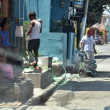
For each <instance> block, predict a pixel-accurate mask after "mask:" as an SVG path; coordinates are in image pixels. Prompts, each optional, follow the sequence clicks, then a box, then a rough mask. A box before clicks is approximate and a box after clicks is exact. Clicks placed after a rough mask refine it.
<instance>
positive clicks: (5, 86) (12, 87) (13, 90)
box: [0, 79, 34, 103]
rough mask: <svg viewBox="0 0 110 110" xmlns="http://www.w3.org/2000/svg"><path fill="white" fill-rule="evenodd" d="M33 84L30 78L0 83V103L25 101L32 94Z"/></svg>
mask: <svg viewBox="0 0 110 110" xmlns="http://www.w3.org/2000/svg"><path fill="white" fill-rule="evenodd" d="M33 87H34V86H33V84H32V81H31V80H30V79H24V80H22V81H20V82H19V83H13V82H3V83H0V103H3V102H16V101H18V102H22V103H24V102H26V101H27V100H28V99H29V98H31V97H32V96H33Z"/></svg>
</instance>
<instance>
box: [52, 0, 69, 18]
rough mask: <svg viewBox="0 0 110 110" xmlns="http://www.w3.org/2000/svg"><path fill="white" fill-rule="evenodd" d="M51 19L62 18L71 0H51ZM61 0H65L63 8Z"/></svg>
mask: <svg viewBox="0 0 110 110" xmlns="http://www.w3.org/2000/svg"><path fill="white" fill-rule="evenodd" d="M51 1H52V2H51V6H52V7H51V19H52V20H61V18H62V17H63V15H64V14H65V13H66V10H67V9H68V6H69V0H51ZM61 1H64V2H65V8H61Z"/></svg>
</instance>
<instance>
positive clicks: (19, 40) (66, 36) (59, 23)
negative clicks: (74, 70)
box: [0, 0, 84, 63]
mask: <svg viewBox="0 0 110 110" xmlns="http://www.w3.org/2000/svg"><path fill="white" fill-rule="evenodd" d="M0 1H1V4H2V7H3V5H5V7H7V5H6V4H5V3H6V2H7V4H9V3H10V4H11V5H9V8H7V9H8V10H7V9H5V10H7V12H5V16H7V17H8V18H12V20H10V19H9V21H11V22H10V30H9V31H10V37H11V42H12V45H13V46H16V47H18V48H19V50H22V49H23V50H26V48H25V46H24V45H25V41H26V38H27V36H26V34H25V32H24V35H23V36H19V37H18V36H15V32H16V27H17V26H21V27H20V28H23V26H24V22H25V21H27V22H28V23H29V22H30V20H29V17H28V14H29V12H31V11H34V12H35V13H36V18H38V19H42V21H43V24H42V27H43V28H42V33H41V34H40V38H41V44H40V49H39V54H40V55H41V56H51V57H58V58H59V61H61V62H63V61H64V59H65V62H66V59H71V63H72V62H73V60H74V58H75V56H74V54H75V47H76V45H77V40H76V38H78V37H76V34H75V33H77V27H76V25H77V17H74V18H73V15H74V16H75V15H77V16H78V20H80V23H81V22H82V20H81V16H79V14H77V13H76V10H73V8H72V7H73V1H74V0H31V1H29V0H0ZM10 1H11V2H10ZM83 1H84V0H80V2H79V1H77V2H76V0H75V7H77V6H78V5H77V3H80V6H81V8H82V7H83ZM78 8H79V7H78ZM9 9H11V10H12V11H11V13H10V12H9ZM3 10H4V9H2V8H1V13H3V12H2V11H3ZM78 10H79V9H78ZM82 10H83V9H82ZM78 13H80V12H79V11H78ZM81 13H82V12H81ZM11 15H13V16H11ZM71 17H72V18H71ZM63 20H64V21H65V22H64V23H63ZM73 20H74V21H76V24H75V22H73ZM63 24H64V26H63ZM62 27H65V28H62ZM79 27H80V25H79ZM79 30H80V28H79ZM78 36H79V37H80V35H78ZM75 44H76V45H75ZM73 57H74V58H73Z"/></svg>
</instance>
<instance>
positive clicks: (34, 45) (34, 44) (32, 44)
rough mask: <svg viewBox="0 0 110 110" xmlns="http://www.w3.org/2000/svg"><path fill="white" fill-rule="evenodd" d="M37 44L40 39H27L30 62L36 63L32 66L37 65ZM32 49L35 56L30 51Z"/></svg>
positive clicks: (38, 44)
mask: <svg viewBox="0 0 110 110" xmlns="http://www.w3.org/2000/svg"><path fill="white" fill-rule="evenodd" d="M39 46H40V39H32V40H29V43H28V53H29V56H30V58H31V60H32V62H34V61H36V65H34V66H37V62H38V50H39ZM32 50H33V51H34V54H35V57H34V55H33V53H32Z"/></svg>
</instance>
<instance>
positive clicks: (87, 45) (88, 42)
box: [79, 30, 97, 60]
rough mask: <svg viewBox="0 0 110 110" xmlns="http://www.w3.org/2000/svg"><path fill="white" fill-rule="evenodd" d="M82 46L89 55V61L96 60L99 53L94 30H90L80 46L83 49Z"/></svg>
mask: <svg viewBox="0 0 110 110" xmlns="http://www.w3.org/2000/svg"><path fill="white" fill-rule="evenodd" d="M82 44H83V45H84V51H85V52H86V53H87V58H88V59H89V60H94V53H95V54H97V52H96V49H95V45H94V39H93V32H92V30H88V32H87V35H85V36H83V38H82V39H81V41H80V44H79V46H80V48H82V46H83V45H82ZM81 52H82V50H81Z"/></svg>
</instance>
